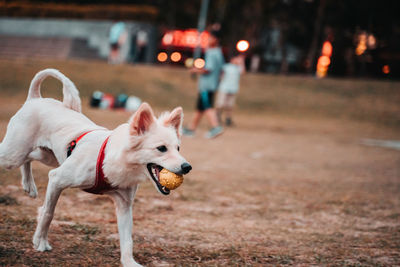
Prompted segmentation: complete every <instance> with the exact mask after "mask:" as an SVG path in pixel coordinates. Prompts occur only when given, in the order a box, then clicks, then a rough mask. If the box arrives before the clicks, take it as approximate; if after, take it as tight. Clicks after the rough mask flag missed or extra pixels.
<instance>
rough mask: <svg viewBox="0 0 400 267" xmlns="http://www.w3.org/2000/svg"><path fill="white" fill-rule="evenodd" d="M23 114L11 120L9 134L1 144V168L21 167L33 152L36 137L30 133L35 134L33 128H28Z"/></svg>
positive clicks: (19, 113) (20, 113)
mask: <svg viewBox="0 0 400 267" xmlns="http://www.w3.org/2000/svg"><path fill="white" fill-rule="evenodd" d="M23 116H24V114H23V112H20V111H19V112H17V114H15V115H14V117H12V118H11V120H10V122H9V124H8V126H7V132H6V135H5V136H4V139H3V141H2V142H1V143H0V167H3V168H6V169H14V168H18V167H20V166H21V165H22V164H24V163H25V162H26V161H27V159H28V154H29V153H30V152H31V151H32V150H33V142H34V141H33V140H34V137H33V136H32V135H30V133H32V132H35V130H36V129H35V128H34V127H33V126H29V125H28V127H26V125H27V123H28V122H26V121H24V120H23V119H21V118H23Z"/></svg>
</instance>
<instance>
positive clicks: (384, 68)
mask: <svg viewBox="0 0 400 267" xmlns="http://www.w3.org/2000/svg"><path fill="white" fill-rule="evenodd" d="M382 72H383V73H385V74H389V73H390V67H389V65H385V66H383V67H382Z"/></svg>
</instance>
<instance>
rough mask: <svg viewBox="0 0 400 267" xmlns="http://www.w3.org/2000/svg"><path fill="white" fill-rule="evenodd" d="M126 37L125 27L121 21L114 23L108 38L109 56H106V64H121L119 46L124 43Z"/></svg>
mask: <svg viewBox="0 0 400 267" xmlns="http://www.w3.org/2000/svg"><path fill="white" fill-rule="evenodd" d="M126 37H127V32H126V26H125V23H124V22H122V21H119V22H114V24H113V25H112V26H111V29H110V33H109V36H108V39H109V42H110V54H109V56H108V63H110V64H119V63H121V55H120V50H121V46H122V45H123V44H124V43H125V41H126Z"/></svg>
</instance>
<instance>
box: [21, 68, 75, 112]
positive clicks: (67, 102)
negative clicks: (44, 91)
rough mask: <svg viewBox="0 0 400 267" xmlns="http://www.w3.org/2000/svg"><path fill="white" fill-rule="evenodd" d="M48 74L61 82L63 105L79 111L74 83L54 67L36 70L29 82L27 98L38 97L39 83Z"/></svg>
mask: <svg viewBox="0 0 400 267" xmlns="http://www.w3.org/2000/svg"><path fill="white" fill-rule="evenodd" d="M48 76H52V77H54V78H56V79H58V80H60V81H61V82H62V84H63V95H64V99H63V104H64V106H65V107H67V108H70V109H72V110H75V111H78V112H81V110H82V107H81V99H80V98H79V91H78V89H76V87H75V85H74V83H73V82H72V81H71V80H70V79H68V78H67V77H66V76H65V75H64V74H62V73H61V72H59V71H58V70H56V69H45V70H42V71H40V72H38V73H37V74H36V75H35V77H34V78H33V80H32V82H31V86H30V87H29V92H28V98H27V100H29V99H32V98H39V97H41V95H40V84H41V83H42V82H43V81H44V79H46V78H47V77H48Z"/></svg>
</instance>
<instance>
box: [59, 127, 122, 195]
mask: <svg viewBox="0 0 400 267" xmlns="http://www.w3.org/2000/svg"><path fill="white" fill-rule="evenodd" d="M90 132H92V131H88V132H86V133H83V134H82V135H80V136H79V137H78V138H76V139H75V140H73V141H72V142H71V143H69V146H68V152H67V157H69V156H70V155H71V153H72V151H73V150H74V148H75V146H76V145H77V143H78V142H79V140H81V139H82V138H83V137H84V136H85V135H86V134H88V133H90ZM108 138H110V137H107V138H106V140H104V142H103V144H102V145H101V148H100V151H99V155H98V156H97V163H96V181H95V184H94V185H93V186H92V187H91V188H88V189H83V191H86V192H88V193H92V194H98V195H102V194H103V193H105V192H108V191H111V190H115V189H116V188H115V187H112V186H111V185H110V183H109V182H108V181H107V180H106V177H105V175H104V172H103V161H104V156H105V155H104V150H105V148H106V145H107V142H108Z"/></svg>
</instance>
